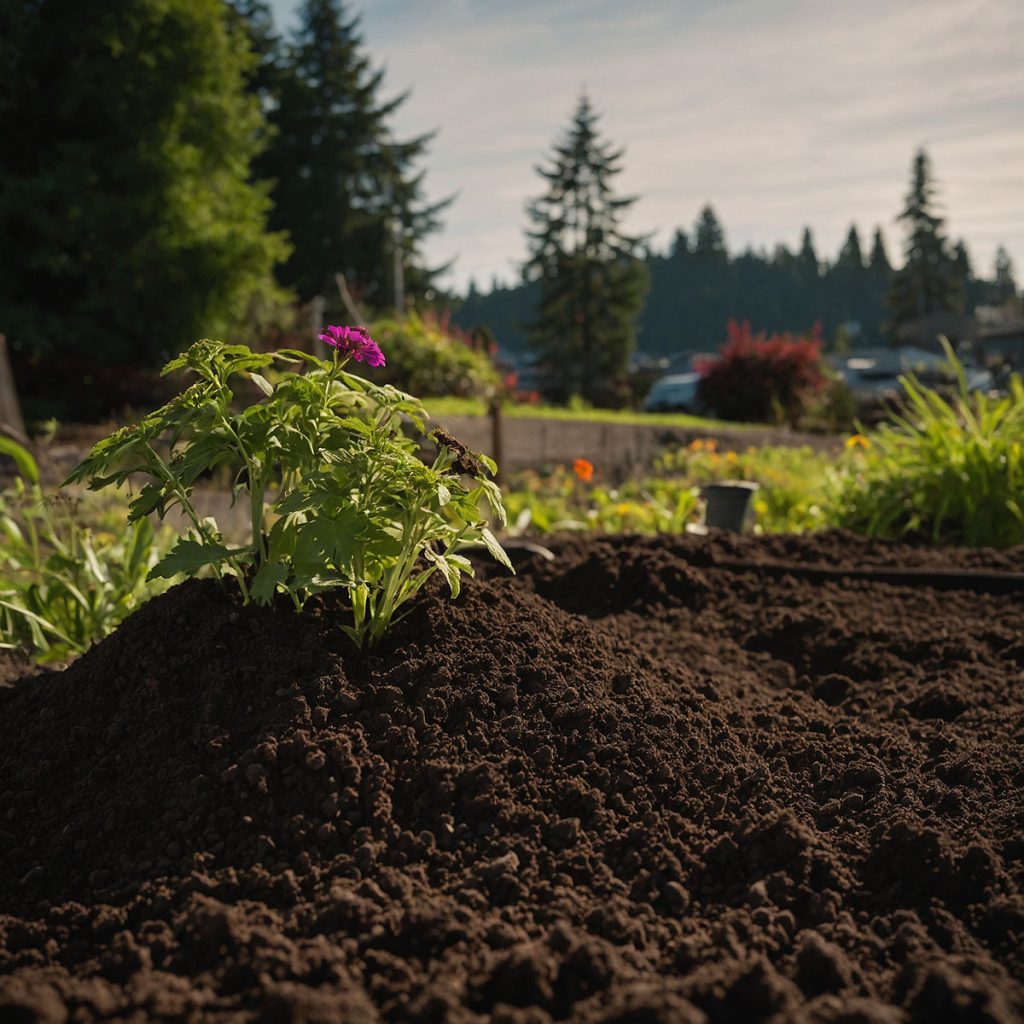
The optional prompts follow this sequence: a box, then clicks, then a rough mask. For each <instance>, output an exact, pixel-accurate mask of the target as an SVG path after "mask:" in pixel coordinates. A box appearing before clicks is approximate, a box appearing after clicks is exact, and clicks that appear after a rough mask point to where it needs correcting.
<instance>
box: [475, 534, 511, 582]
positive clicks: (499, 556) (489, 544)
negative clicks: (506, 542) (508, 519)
mask: <svg viewBox="0 0 1024 1024" xmlns="http://www.w3.org/2000/svg"><path fill="white" fill-rule="evenodd" d="M480 539H481V540H482V541H483V542H484V546H485V547H486V548H487V550H488V551H489V552H490V554H491V557H492V558H493V559H494V560H495V561H497V562H500V563H501V564H502V565H503V566H505V568H506V569H508V570H509V571H511V572H515V569H513V568H512V563H511V562H510V561H509V558H508V555H507V554H505V549H504V548H503V547H502V546H501V545H500V544H499V543H498V538H497V537H495V536H494V534H493V533H491V531H490V530H488V529H487V527H486V526H485V527H484V528H483V529H482V530H481V531H480Z"/></svg>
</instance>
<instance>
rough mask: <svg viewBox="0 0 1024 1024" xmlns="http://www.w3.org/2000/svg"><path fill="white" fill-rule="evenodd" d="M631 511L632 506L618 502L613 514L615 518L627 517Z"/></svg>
mask: <svg viewBox="0 0 1024 1024" xmlns="http://www.w3.org/2000/svg"><path fill="white" fill-rule="evenodd" d="M632 511H633V506H632V505H628V504H626V502H620V503H619V504H618V505H616V506H615V514H616V515H617V516H622V517H625V516H628V515H629V513H630V512H632Z"/></svg>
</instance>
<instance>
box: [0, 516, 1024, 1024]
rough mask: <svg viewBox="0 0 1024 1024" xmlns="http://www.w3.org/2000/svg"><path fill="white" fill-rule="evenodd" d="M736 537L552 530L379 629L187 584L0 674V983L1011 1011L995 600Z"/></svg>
mask: <svg viewBox="0 0 1024 1024" xmlns="http://www.w3.org/2000/svg"><path fill="white" fill-rule="evenodd" d="M829 543H831V542H830V541H829V540H828V539H827V538H825V539H816V540H815V541H813V542H811V544H812V549H811V550H810V551H809V552H805V554H807V557H806V558H804V559H803V560H804V561H807V562H813V563H819V562H820V561H821V560H822V559H823V558H825V557H827V554H826V552H827V550H828V544H829ZM835 543H836V544H838V545H842V538H840V539H839V540H837V541H835ZM764 550H765V549H764V546H763V545H761V544H759V543H758V542H755V541H749V540H739V539H731V538H726V537H722V536H713V537H711V538H708V539H705V540H699V539H693V538H688V539H682V540H680V539H676V540H672V541H629V540H625V541H623V540H616V541H591V542H573V543H572V544H569V545H566V546H564V547H563V548H562V550H561V551H560V552H559V556H560V557H559V559H558V560H557V561H556V562H555V563H543V562H541V561H540V560H535V561H533V562H530V563H528V564H527V565H526V566H525V567H524V571H523V572H522V573H521V575H520V576H519V577H518V578H517V579H515V580H510V579H502V578H492V579H489V580H483V581H478V582H476V583H473V582H471V583H469V585H468V586H467V587H466V589H465V591H464V595H463V596H462V597H461V598H460V599H459V600H458V601H457V602H454V603H451V602H448V601H447V600H445V599H444V598H443V595H442V594H441V593H440V591H439V590H435V591H431V592H430V593H428V594H425V595H424V596H423V598H422V600H420V602H419V603H418V605H417V607H416V609H415V611H414V612H413V614H412V615H410V616H409V618H407V619H406V620H405V621H404V622H403V623H401V624H400V625H399V627H398V628H397V629H396V630H395V632H394V633H393V634H392V636H391V637H390V638H389V641H388V646H387V647H386V649H384V650H382V651H381V652H380V654H379V655H377V656H370V655H361V654H359V653H358V652H355V651H354V650H353V649H352V648H351V646H350V645H349V644H348V642H347V641H346V640H345V639H344V637H343V636H341V635H340V631H339V630H338V629H337V619H338V616H337V614H336V613H335V610H334V609H332V607H331V606H330V605H326V604H325V605H322V606H320V607H318V608H315V609H312V610H310V611H308V612H307V613H304V614H302V615H297V614H295V613H293V612H291V611H288V610H285V609H283V608H282V609H278V610H274V611H266V610H259V609H241V608H239V607H238V606H237V605H236V604H235V603H234V602H233V601H231V600H229V599H228V598H227V597H226V596H225V595H224V594H223V593H222V592H221V591H220V590H219V589H218V588H217V586H215V585H214V584H212V583H190V584H186V585H184V586H181V587H178V588H176V589H174V590H173V591H171V592H169V593H168V594H166V595H164V596H163V597H161V598H158V599H157V600H155V601H153V602H151V603H150V604H149V605H147V606H146V607H145V608H143V609H142V610H141V611H140V612H138V613H137V614H136V615H135V616H133V617H132V618H131V619H130V620H128V622H126V623H125V624H124V625H123V626H122V627H121V629H119V630H118V631H117V633H115V634H114V636H112V637H110V638H109V639H108V640H106V641H104V642H103V643H101V644H99V645H98V646H97V647H96V648H95V649H94V650H93V651H92V652H90V653H89V654H88V655H86V656H85V657H84V658H82V659H80V660H79V661H78V662H77V663H75V664H73V665H72V666H71V667H70V668H68V669H67V670H66V671H63V672H59V673H52V674H44V675H42V676H36V677H34V678H31V679H27V680H24V681H22V682H20V683H18V684H16V685H15V686H13V687H9V688H0V1020H4V1021H6V1020H8V1019H10V1020H14V1021H65V1020H76V1021H92V1020H107V1019H133V1020H139V1021H142V1020H150V1019H152V1020H168V1021H171V1020H174V1021H198V1020H203V1021H228V1020H251V1021H259V1022H272V1021H296V1022H298V1021H308V1022H328V1021H354V1022H358V1021H379V1020H388V1021H410V1020H412V1021H438V1022H440V1021H449V1022H453V1024H456V1022H470V1021H487V1020H495V1021H507V1022H534V1024H543V1022H548V1021H554V1020H573V1021H602V1022H609V1024H610V1022H623V1024H624V1022H627V1021H631V1022H647V1021H652V1022H659V1021H665V1022H669V1021H672V1022H675V1021H683V1022H687V1021H690V1022H699V1021H726V1020H728V1021H733V1020H735V1021H773V1022H785V1021H790V1022H829V1021H834V1022H839V1021H844V1022H849V1024H854V1022H859V1024H872V1022H878V1024H883V1022H885V1024H887V1022H920V1024H924V1022H932V1021H956V1022H975V1021H979V1022H980V1021H990V1022H999V1024H1009V1022H1012V1021H1018V1020H1020V1019H1021V1018H1022V1014H1024V955H1022V952H1021V951H1022V946H1024V884H1022V883H1024V801H1022V800H1021V786H1022V783H1024V769H1022V764H1024V757H1022V755H1024V698H1022V695H1021V676H1022V671H1024V654H1022V653H1021V652H1022V649H1024V648H1022V645H1021V640H1020V636H1021V626H1022V624H1024V600H1022V599H1021V597H1020V596H1011V597H1005V596H1004V597H998V598H997V597H991V596H985V595H979V594H977V593H974V592H972V591H970V590H967V589H963V590H954V591H947V592H944V593H939V592H937V591H936V590H934V589H931V588H929V587H928V586H914V587H909V586H905V587H897V586H891V585H886V584H882V583H877V582H871V581H864V580H853V581H826V582H824V583H823V582H821V581H817V582H814V583H812V582H808V581H807V580H806V579H802V578H801V577H800V576H799V575H781V576H780V575H778V574H776V575H768V574H764V573H761V572H759V571H758V569H757V563H758V561H759V559H764V558H766V557H767V558H769V559H779V558H781V557H783V556H782V555H780V554H779V552H778V551H770V552H769V554H768V555H767V556H765V554H764ZM780 550H783V551H784V553H785V554H784V557H785V558H786V559H788V560H790V561H794V562H796V561H799V560H800V544H799V542H797V541H792V540H790V541H786V542H785V546H784V548H782V549H780ZM848 550H849V549H848ZM889 554H890V556H891V557H890V558H889V564H891V562H892V561H893V560H894V559H895V560H897V561H898V560H899V559H901V558H905V554H904V553H903V551H902V549H898V548H890V549H889ZM884 556H885V549H884V548H882V549H876V551H875V553H874V557H875V558H876V559H877V562H876V564H887V563H886V560H885V557H884ZM975 557H976V556H975ZM951 561H952V562H953V563H954V564H957V559H956V557H954V558H953V559H951ZM724 562H730V563H731V565H730V566H729V567H724V566H723V564H722V563H724ZM737 563H746V565H747V567H746V568H738V567H737ZM926 564H931V565H934V564H937V563H936V562H933V561H931V560H928V561H927V563H926ZM959 564H960V565H963V564H964V562H963V560H961V561H960V562H959ZM970 564H972V565H980V564H982V563H981V562H980V561H979V562H972V563H970ZM995 567H996V568H1008V567H1010V568H1012V564H1011V563H1005V562H1004V563H999V564H996V566H995Z"/></svg>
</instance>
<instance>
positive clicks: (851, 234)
mask: <svg viewBox="0 0 1024 1024" xmlns="http://www.w3.org/2000/svg"><path fill="white" fill-rule="evenodd" d="M836 266H837V267H843V268H844V269H849V270H863V269H864V254H863V252H862V251H861V247H860V234H859V232H858V231H857V225H856V224H851V225H850V230H849V231H848V232H847V233H846V240H845V241H844V242H843V247H842V248H841V249H840V250H839V256H838V258H837V259H836Z"/></svg>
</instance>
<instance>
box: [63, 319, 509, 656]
mask: <svg viewBox="0 0 1024 1024" xmlns="http://www.w3.org/2000/svg"><path fill="white" fill-rule="evenodd" d="M321 338H322V340H323V341H324V342H325V343H326V344H328V345H330V346H331V347H332V348H333V350H334V351H333V353H332V356H331V358H329V359H327V360H320V359H318V358H316V357H314V356H311V355H309V354H307V353H303V352H298V351H294V350H282V351H278V352H268V353H255V352H252V351H250V349H248V348H247V347H246V346H244V345H226V344H223V343H222V342H218V341H210V340H204V341H200V342H197V343H196V344H194V345H193V346H192V347H191V348H189V349H188V350H187V351H186V352H185V353H183V354H182V355H181V356H179V357H178V358H177V359H173V360H171V362H170V363H168V364H167V366H166V367H165V368H164V372H165V373H170V372H171V371H174V370H179V369H181V370H185V371H187V372H189V373H190V374H192V375H193V376H195V377H196V378H197V379H196V381H195V382H194V383H193V384H191V385H190V386H189V387H188V388H186V390H185V391H183V392H182V393H181V394H180V395H178V396H177V397H176V398H174V399H173V400H172V401H170V402H169V403H167V404H166V405H165V406H163V407H162V408H160V409H158V410H157V411H156V412H153V413H151V414H150V415H148V416H146V417H144V418H143V419H142V420H141V421H140V422H138V423H136V424H133V425H131V426H128V427H125V428H123V429H121V430H118V431H116V432H115V433H114V434H112V435H111V436H110V437H108V438H105V439H104V440H102V441H100V442H99V443H98V444H97V445H96V446H95V447H94V448H93V450H92V452H91V453H90V455H89V456H88V457H87V458H86V459H85V461H84V462H82V464H81V465H80V466H78V468H77V469H75V471H74V472H73V473H72V474H71V476H70V477H69V481H70V482H85V483H88V485H89V487H90V488H93V489H98V488H103V487H106V486H108V485H121V484H125V483H128V482H129V481H130V480H132V479H133V478H136V477H141V478H142V479H144V480H145V481H146V482H145V484H144V486H143V487H142V488H141V490H139V492H138V494H137V495H136V496H135V497H134V499H133V500H132V501H131V504H130V506H129V517H130V519H131V520H132V521H133V522H135V521H138V520H140V519H142V518H143V517H145V516H147V515H149V514H151V513H156V514H157V515H158V516H160V517H161V518H162V517H163V516H164V515H166V513H167V511H168V510H169V509H171V508H173V507H178V508H180V509H181V511H182V512H183V514H184V517H185V520H186V521H187V523H188V524H189V525H188V528H187V531H186V533H185V535H184V536H182V537H181V538H180V539H179V540H178V541H177V543H176V544H175V546H174V548H173V549H172V550H171V551H170V552H169V553H168V555H167V556H166V557H165V558H164V559H162V560H161V561H160V562H159V563H158V564H157V565H156V566H155V567H154V568H153V570H152V572H151V575H152V576H153V577H156V578H160V577H167V576H172V575H175V574H177V573H184V574H185V575H195V574H197V573H199V572H201V571H205V570H209V571H211V572H213V574H214V575H216V576H218V577H220V578H225V577H230V578H233V579H234V580H235V581H236V582H237V585H238V588H239V590H240V591H241V596H242V600H243V602H249V601H255V602H256V603H258V604H264V605H266V604H270V603H272V602H273V600H274V597H275V595H276V594H278V593H282V594H287V595H288V596H289V597H290V599H291V600H292V602H293V603H294V605H295V607H296V608H299V607H301V606H302V604H303V603H304V601H305V600H306V599H307V598H308V597H309V596H310V595H312V594H315V593H319V592H322V591H326V590H332V589H340V590H342V591H344V592H346V593H347V595H348V599H349V603H350V606H351V611H352V623H351V624H350V625H349V624H346V625H344V626H343V627H342V628H343V629H344V630H345V631H346V632H347V633H348V634H349V636H351V637H352V639H353V640H354V641H355V642H356V643H357V644H358V645H360V646H362V645H363V644H364V643H366V644H368V646H370V647H375V646H376V645H377V644H378V643H379V641H380V639H381V637H382V636H383V635H384V633H385V631H386V630H387V628H388V626H389V625H390V624H391V623H392V621H394V620H395V617H396V613H397V612H398V610H399V609H400V608H401V606H402V605H404V604H405V603H406V602H407V601H408V600H409V599H410V598H411V597H412V596H413V595H414V594H416V593H417V592H418V591H419V589H420V588H421V587H422V586H423V584H424V583H425V582H426V581H427V579H428V578H429V577H430V576H431V575H432V574H433V573H434V572H438V571H440V572H441V573H442V575H443V576H444V577H445V579H446V581H447V583H448V586H449V588H450V590H451V593H452V595H453V596H455V595H457V594H458V593H459V588H460V577H461V574H463V573H468V574H472V571H473V570H472V565H471V563H470V562H469V560H468V559H467V558H466V557H465V556H464V555H462V554H460V553H459V548H460V547H461V546H462V545H464V544H470V543H472V544H480V543H482V544H484V545H485V546H486V548H487V549H488V550H489V551H490V552H491V554H492V555H493V556H494V557H495V558H496V559H498V560H499V561H500V562H502V564H504V565H507V566H509V568H511V566H510V565H509V562H508V558H507V556H506V555H505V552H504V551H503V550H502V548H501V546H500V544H499V543H498V541H497V540H496V539H495V537H494V535H493V534H492V533H491V531H490V529H489V525H488V524H489V520H488V518H487V517H486V516H485V515H484V514H483V512H482V511H481V508H482V507H483V506H488V507H489V509H490V512H491V514H492V515H493V516H495V517H496V518H497V520H498V522H499V523H501V524H502V525H504V521H505V520H504V507H503V505H502V500H501V493H500V491H499V490H498V488H497V486H496V484H495V483H494V482H493V481H492V480H491V479H490V478H489V475H488V474H493V473H494V472H495V469H496V467H495V465H494V463H493V462H492V461H491V460H490V459H488V458H486V457H485V456H483V455H478V454H476V453H474V452H470V451H469V450H467V449H466V448H465V447H464V446H462V445H461V444H460V443H459V442H458V441H456V440H455V439H454V438H453V437H451V436H450V435H448V434H446V433H445V432H444V431H442V430H437V431H435V432H434V434H433V435H432V436H433V437H434V439H435V442H436V444H437V455H436V457H435V458H434V460H433V462H432V464H430V465H426V464H425V463H424V462H423V461H422V460H421V459H420V458H419V457H418V446H417V445H416V443H415V442H414V441H413V440H411V439H410V438H408V437H406V435H405V434H404V432H403V429H402V428H403V422H408V423H410V424H412V425H413V426H414V427H416V428H417V429H419V430H422V429H423V426H424V421H425V419H426V414H425V412H424V410H423V407H422V405H421V404H420V402H419V401H418V400H417V399H415V398H413V397H412V396H411V395H408V394H406V393H404V392H402V391H399V390H397V389H396V388H394V387H392V386H390V385H377V384H374V383H372V382H370V381H369V380H366V379H365V378H363V377H359V376H356V375H355V374H352V373H349V372H348V371H347V370H346V369H345V366H346V364H347V363H348V362H349V361H350V360H352V359H354V360H355V361H357V362H366V363H367V365H369V366H379V365H383V363H384V356H383V354H382V353H381V351H380V349H379V348H378V347H377V345H376V344H375V343H374V342H373V341H372V340H371V339H370V337H369V335H368V334H367V333H366V332H365V331H364V330H362V329H361V328H340V327H330V328H328V329H327V331H326V332H325V333H324V334H322V335H321ZM303 364H304V366H303ZM296 366H300V367H302V368H303V369H304V370H305V372H298V371H297V370H296V369H294V368H295V367H296ZM271 370H274V371H275V372H273V373H270V371H271ZM263 371H267V372H268V373H269V375H270V376H272V377H273V378H274V380H275V383H274V384H271V383H270V381H269V380H268V378H267V376H265V375H264V372H263ZM249 382H251V383H253V384H255V385H256V389H253V390H254V391H255V394H256V395H257V396H258V397H257V399H256V400H254V401H250V402H248V403H247V404H241V406H240V407H239V408H236V407H235V399H236V388H237V387H238V385H239V384H243V385H248V383H249ZM257 389H258V390H257ZM225 467H226V468H227V469H228V470H229V472H230V473H231V475H232V479H233V490H234V492H235V494H236V495H237V496H239V497H242V498H243V499H244V500H245V501H246V502H247V503H248V507H249V512H250V519H251V534H250V540H249V543H248V544H247V545H244V546H241V547H231V546H229V545H228V543H227V542H226V541H225V539H224V537H223V536H222V534H221V532H220V530H219V528H218V526H217V523H216V522H215V520H213V519H212V518H209V517H207V518H202V517H201V516H200V515H199V514H198V513H197V511H196V508H195V505H194V504H193V501H192V494H193V489H194V487H195V485H196V483H197V481H198V480H199V479H200V478H201V477H202V476H203V475H204V474H206V473H208V472H210V471H212V470H215V469H223V468H225ZM466 477H469V478H471V480H472V484H471V485H469V486H467V485H466V484H465V483H464V479H465V478H466Z"/></svg>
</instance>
